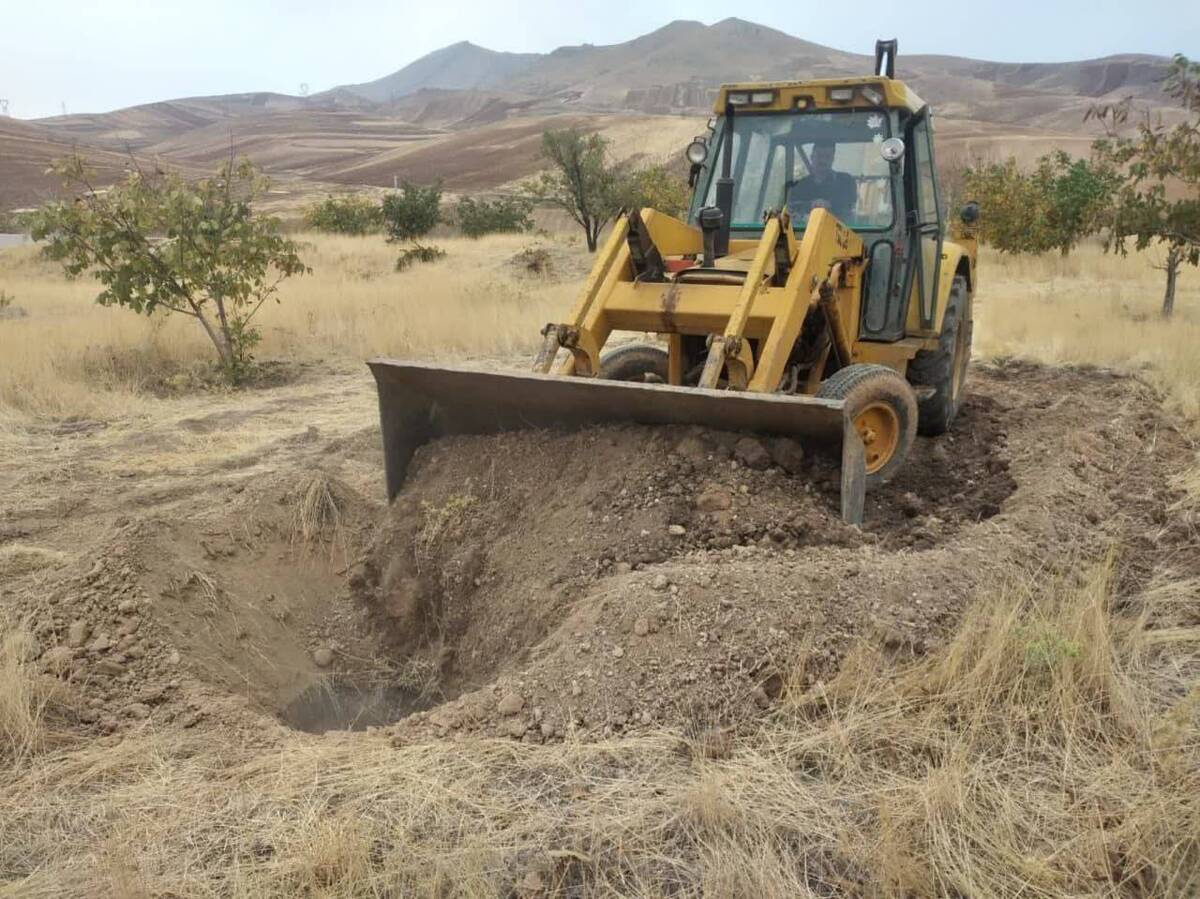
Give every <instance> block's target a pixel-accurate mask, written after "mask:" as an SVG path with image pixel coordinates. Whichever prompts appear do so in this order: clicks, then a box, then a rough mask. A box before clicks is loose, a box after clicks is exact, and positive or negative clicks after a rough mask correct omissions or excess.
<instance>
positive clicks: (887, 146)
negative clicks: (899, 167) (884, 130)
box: [879, 137, 904, 162]
mask: <svg viewBox="0 0 1200 899" xmlns="http://www.w3.org/2000/svg"><path fill="white" fill-rule="evenodd" d="M879 155H880V156H882V157H883V158H884V159H886V160H887V161H888V162H898V161H899V160H900V159H901V158H902V157H903V156H904V141H902V140H900V138H898V137H889V138H888V139H887V140H885V141H884V142H883V143H881V144H880V145H879Z"/></svg>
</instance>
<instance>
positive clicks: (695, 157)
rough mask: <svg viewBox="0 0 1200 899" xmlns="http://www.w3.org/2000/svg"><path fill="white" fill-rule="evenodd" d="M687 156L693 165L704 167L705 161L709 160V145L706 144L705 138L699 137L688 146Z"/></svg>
mask: <svg viewBox="0 0 1200 899" xmlns="http://www.w3.org/2000/svg"><path fill="white" fill-rule="evenodd" d="M685 155H686V156H687V161H688V162H690V163H691V164H692V165H703V164H704V160H706V159H708V144H706V143H705V142H704V138H702V137H698V138H696V139H695V140H693V141H692V142H691V143H690V144H688V145H687V150H686V151H685Z"/></svg>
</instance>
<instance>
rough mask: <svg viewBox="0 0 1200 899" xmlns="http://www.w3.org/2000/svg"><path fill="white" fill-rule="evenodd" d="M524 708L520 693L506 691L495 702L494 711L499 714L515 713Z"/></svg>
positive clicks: (522, 697)
mask: <svg viewBox="0 0 1200 899" xmlns="http://www.w3.org/2000/svg"><path fill="white" fill-rule="evenodd" d="M523 708H525V697H524V696H522V695H521V694H520V693H508V694H506V695H505V696H504V697H503V698H502V699H501V700H500V702H499V703H497V704H496V711H497V712H499V713H500V714H501V715H515V714H517V713H518V712H519V711H521V709H523Z"/></svg>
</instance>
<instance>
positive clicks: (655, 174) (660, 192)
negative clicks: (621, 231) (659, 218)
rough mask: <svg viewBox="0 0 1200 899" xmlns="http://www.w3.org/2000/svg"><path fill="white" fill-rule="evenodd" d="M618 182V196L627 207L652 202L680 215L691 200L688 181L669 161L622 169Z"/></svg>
mask: <svg viewBox="0 0 1200 899" xmlns="http://www.w3.org/2000/svg"><path fill="white" fill-rule="evenodd" d="M616 186H617V199H618V201H619V203H620V206H621V207H622V208H624V209H642V208H644V207H646V206H649V207H651V208H653V209H657V210H659V211H660V212H665V213H666V214H667V215H673V216H676V217H677V218H679V217H682V216H683V215H684V214H685V213H686V212H687V209H688V205H689V203H690V201H691V195H690V193H689V190H688V186H687V181H686V180H685V179H683V178H682V177H680V176H679V175H678V174H677V173H675V172H673V171H671V169H670V168H668V167H667V166H665V165H652V166H649V167H648V168H644V169H637V170H632V171H627V172H619V173H618V174H617V178H616Z"/></svg>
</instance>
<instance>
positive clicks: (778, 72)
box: [0, 18, 1181, 208]
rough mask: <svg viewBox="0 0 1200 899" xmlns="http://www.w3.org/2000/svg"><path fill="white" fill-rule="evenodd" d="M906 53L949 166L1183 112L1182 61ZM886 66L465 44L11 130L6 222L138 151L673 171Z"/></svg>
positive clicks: (301, 182)
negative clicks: (795, 92)
mask: <svg viewBox="0 0 1200 899" xmlns="http://www.w3.org/2000/svg"><path fill="white" fill-rule="evenodd" d="M900 43H901V45H900V53H899V57H898V60H897V66H896V74H897V77H899V78H902V79H903V80H905V81H906V82H907V83H908V84H910V85H911V86H912V87H913V88H914V89H915V90H916V91H917V93H918V94H920V96H921V97H923V98H924V99H925V100H926V101H928V102H929V103H930V104H931V105H932V106H933V108H934V109H935V111H936V115H937V122H938V129H937V135H938V144H939V150H938V152H939V158H940V159H941V160H943V161H946V160H951V161H952V160H956V159H957V160H964V159H979V158H1003V157H1006V156H1008V155H1010V154H1015V155H1017V156H1018V157H1019V158H1020V159H1021V160H1022V161H1026V162H1027V161H1030V160H1032V159H1034V158H1036V156H1037V155H1038V154H1040V153H1045V152H1047V151H1048V150H1050V149H1068V150H1070V152H1073V153H1076V154H1086V153H1087V152H1088V149H1089V147H1090V145H1091V142H1092V140H1093V139H1094V138H1095V137H1096V136H1097V132H1096V131H1095V129H1094V127H1093V126H1091V125H1087V124H1085V123H1084V115H1085V113H1086V112H1087V111H1088V109H1089V108H1090V107H1091V106H1092V105H1093V104H1095V103H1096V102H1098V101H1102V100H1105V99H1109V100H1112V99H1123V98H1125V97H1127V96H1128V97H1132V98H1133V99H1134V100H1135V101H1137V102H1138V104H1139V106H1140V107H1141V108H1142V109H1145V110H1146V111H1148V112H1151V113H1153V114H1156V115H1162V116H1163V118H1164V120H1167V121H1170V120H1171V119H1172V117H1178V116H1179V115H1180V114H1181V113H1180V110H1179V109H1178V108H1176V106H1175V105H1174V104H1172V103H1171V102H1170V101H1169V100H1168V98H1166V97H1165V96H1164V95H1163V93H1162V90H1161V83H1160V82H1161V79H1162V78H1163V76H1164V75H1165V73H1166V71H1167V67H1168V65H1169V60H1168V59H1166V58H1165V57H1158V56H1148V55H1143V54H1120V55H1115V56H1109V57H1105V58H1103V59H1092V60H1081V61H1077V62H1063V63H1001V62H989V61H985V60H975V59H966V58H962V57H957V56H952V55H918V54H914V55H911V56H909V55H906V54H905V52H904V35H900ZM857 49H861V50H870V49H873V48H871V47H862V48H857ZM873 62H874V60H873V58H872V57H871V56H868V55H867V54H865V53H851V52H846V51H843V50H839V49H835V48H832V47H826V46H822V45H821V44H816V43H813V42H811V41H806V40H803V39H802V38H799V37H795V36H793V35H790V34H787V33H785V32H783V31H780V30H778V29H775V28H769V27H767V26H764V25H758V24H755V23H754V22H748V21H745V20H743V19H736V18H731V19H724V20H722V21H720V22H717V23H715V24H713V25H705V24H703V23H701V22H695V21H687V20H680V21H675V22H670V23H668V24H667V25H664V26H663V27H661V28H658V29H656V30H654V31H651V32H649V33H648V34H644V35H641V36H640V37H637V38H634V39H633V40H629V41H624V42H621V43H615V44H608V45H592V44H582V45H578V46H568V47H559V48H558V49H556V50H554V51H552V52H550V53H504V52H499V51H495V50H490V49H488V48H485V47H480V46H478V45H476V44H473V43H470V42H468V41H461V42H459V43H456V44H451V45H450V46H448V47H443V48H441V49H440V50H435V51H434V52H432V53H429V54H427V55H425V56H423V57H421V58H420V59H417V60H414V61H413V62H410V63H409V64H408V65H405V66H404V67H403V68H401V69H398V70H396V71H394V72H392V73H390V74H388V75H385V76H384V77H382V78H379V79H376V80H374V81H367V82H363V83H360V84H347V85H343V86H340V87H336V88H333V89H331V90H327V91H324V92H322V93H319V94H315V95H312V96H305V97H295V96H287V95H284V94H277V93H270V92H261V91H260V92H251V93H242V94H228V95H223V96H216V97H188V98H181V99H175V100H163V101H160V102H157V103H148V104H143V105H140V106H133V107H129V108H126V109H120V110H115V111H113V112H108V113H99V114H89V115H69V116H56V117H52V118H47V119H41V120H38V121H36V122H25V123H20V124H21V127H12V128H3V127H0V208H3V207H5V206H9V207H11V206H13V205H17V204H23V203H32V202H37V201H39V200H40V199H41V198H43V197H45V196H47V195H48V193H49V192H52V191H53V189H54V185H53V180H52V179H47V178H46V177H45V175H44V169H45V161H46V160H48V159H51V158H54V156H56V155H62V153H65V152H70V151H72V150H75V149H78V151H79V152H83V153H84V154H85V155H88V156H89V158H91V159H93V160H95V161H96V162H97V163H98V164H99V165H100V166H101V168H103V169H104V170H105V171H106V172H107V173H113V172H116V171H119V169H120V167H123V165H124V164H125V162H127V161H128V154H129V153H135V154H138V156H139V157H140V158H146V159H161V160H162V161H163V162H164V163H165V164H172V165H178V166H181V167H183V168H185V169H187V170H191V171H205V170H209V171H211V169H212V166H213V165H214V164H215V163H216V162H217V161H219V160H220V159H223V158H227V157H228V155H229V153H231V152H236V153H244V154H245V155H247V156H248V157H249V158H251V159H252V160H254V161H255V162H256V163H257V164H259V165H261V166H262V167H263V168H264V170H266V171H267V172H269V173H270V174H272V175H273V176H275V177H276V178H277V181H278V183H279V184H280V185H283V184H284V183H286V184H287V188H286V189H287V190H288V191H297V192H301V193H302V192H303V191H307V190H322V191H324V190H329V189H331V187H333V186H341V187H342V188H357V187H363V186H373V187H378V188H388V187H391V186H392V185H393V184H395V183H397V182H398V180H400V179H404V178H410V179H413V180H417V181H422V182H424V181H432V180H439V179H440V180H442V181H443V182H444V183H445V185H446V186H447V189H449V190H459V189H464V190H486V189H490V188H492V187H497V186H500V185H505V184H512V183H514V182H515V181H517V180H519V179H521V178H524V177H527V176H528V175H530V174H533V173H534V172H536V171H537V170H538V169H539V167H540V166H541V165H543V161H542V160H541V158H540V155H539V153H540V149H539V148H540V142H541V133H542V131H543V130H545V129H546V128H550V127H563V126H564V125H567V124H571V125H578V126H580V127H586V128H591V129H595V130H598V131H600V132H602V133H604V134H605V135H606V136H607V137H609V138H610V139H611V140H612V141H613V147H614V152H616V153H618V154H620V155H622V156H623V157H624V158H629V157H632V156H641V157H643V158H647V159H651V158H652V159H656V160H665V159H666V158H667V157H668V156H669V155H676V156H677V154H678V152H679V148H681V147H682V146H683V145H684V144H685V143H686V141H687V140H688V139H690V136H691V135H692V134H695V133H696V129H698V128H700V127H702V125H701V123H702V122H703V120H704V118H705V117H707V116H708V115H709V114H710V112H711V106H712V101H713V98H714V95H715V92H716V89H717V87H718V86H719V85H720V84H722V83H727V82H731V81H750V80H793V79H806V78H829V77H854V76H861V75H867V74H870V72H871V70H872V64H873ZM6 121H7V122H11V121H12V120H0V124H2V123H3V122H6ZM14 124H15V123H14ZM281 190H282V187H281Z"/></svg>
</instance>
